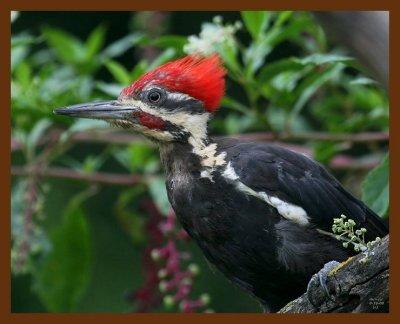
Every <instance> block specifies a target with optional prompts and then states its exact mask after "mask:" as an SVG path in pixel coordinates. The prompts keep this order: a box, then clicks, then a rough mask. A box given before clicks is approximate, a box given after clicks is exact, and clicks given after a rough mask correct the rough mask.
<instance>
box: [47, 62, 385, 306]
mask: <svg viewBox="0 0 400 324" xmlns="http://www.w3.org/2000/svg"><path fill="white" fill-rule="evenodd" d="M224 76H225V70H224V69H223V67H222V66H221V62H220V59H219V57H218V56H217V55H213V56H209V57H206V58H204V57H203V58H202V57H197V56H187V57H184V58H182V59H178V60H176V61H172V62H169V63H166V64H164V65H162V66H160V67H158V68H156V69H154V70H153V71H150V72H148V73H146V74H144V75H143V76H142V77H141V78H139V79H138V80H136V81H135V82H134V83H133V84H132V85H130V86H128V87H126V88H125V89H123V90H122V92H121V94H120V96H119V98H118V99H117V100H115V101H107V102H94V103H88V104H80V105H74V106H70V107H65V108H59V109H56V110H55V113H57V114H61V115H68V116H73V117H82V118H95V119H103V120H106V121H108V122H109V123H111V124H113V125H117V126H120V127H123V128H127V129H132V130H133V131H135V132H138V133H141V134H143V135H144V136H146V137H148V138H150V139H151V140H153V141H155V142H156V143H157V144H158V145H159V148H160V154H161V161H162V164H163V165H164V168H165V170H166V177H167V178H166V179H167V180H166V186H167V192H168V198H169V201H170V203H171V205H172V207H173V209H174V211H175V213H176V215H177V217H178V219H179V221H180V222H181V224H182V226H183V227H184V229H185V230H186V231H187V232H188V233H189V235H190V236H191V237H192V238H193V239H194V240H195V241H196V242H197V244H198V245H199V246H200V248H201V249H202V251H203V252H204V254H205V256H206V258H207V259H208V260H209V261H210V262H211V263H212V264H214V265H215V266H216V267H217V268H218V269H219V270H220V271H221V272H223V273H224V274H225V275H226V276H227V277H228V278H229V279H230V280H231V281H232V282H234V283H236V284H237V285H239V286H240V287H242V288H244V289H245V290H246V291H248V292H249V293H251V294H252V295H253V296H255V297H256V298H257V299H258V300H259V301H260V302H261V303H262V304H263V305H264V307H265V308H266V309H267V310H269V311H276V310H278V309H280V308H281V307H282V306H284V305H285V304H286V303H287V302H289V301H290V300H292V299H294V298H296V297H298V296H299V295H301V294H302V293H303V292H304V291H305V289H306V288H307V283H308V282H309V280H310V278H311V277H312V275H313V274H314V273H317V272H318V270H320V269H321V268H322V267H323V266H324V264H326V263H327V262H329V261H331V260H335V261H343V260H345V259H346V258H348V257H349V256H350V255H351V254H352V253H354V252H351V251H350V250H349V249H345V248H343V247H342V245H341V243H340V242H339V241H338V240H336V239H335V238H333V237H332V236H330V235H327V234H326V232H330V231H331V226H332V223H333V218H336V217H340V215H341V214H345V215H347V216H349V217H351V218H352V219H353V220H355V221H356V223H357V225H358V226H361V227H365V228H366V229H367V233H366V236H367V239H368V240H371V239H374V238H375V237H376V236H384V235H386V234H387V232H388V229H387V227H386V225H385V224H384V223H383V222H382V221H381V219H380V218H379V217H378V216H377V215H376V214H375V213H374V212H373V211H371V210H370V209H369V208H368V207H367V206H366V205H365V204H363V203H362V202H361V201H360V200H358V199H356V198H355V197H353V196H352V195H351V194H350V193H349V192H347V191H346V190H345V189H344V188H343V187H342V186H341V185H340V183H339V182H338V181H337V180H336V179H335V178H334V177H333V176H332V175H330V174H329V173H328V172H327V171H326V170H325V169H324V167H323V166H321V165H320V164H319V163H317V162H315V161H313V160H311V159H310V158H308V157H306V156H304V155H302V154H299V153H296V152H293V151H290V150H288V149H285V148H282V147H279V146H275V145H271V144H264V143H249V142H241V141H239V140H235V139H229V138H224V139H218V140H215V139H213V138H211V137H210V136H209V135H208V132H207V124H208V121H209V119H210V117H211V115H212V113H214V112H215V111H216V110H217V108H218V107H219V104H220V100H221V97H222V96H223V94H224V88H225V81H224ZM321 230H322V231H321ZM323 231H325V232H323ZM321 278H323V277H321ZM322 283H323V282H322V281H321V284H322Z"/></svg>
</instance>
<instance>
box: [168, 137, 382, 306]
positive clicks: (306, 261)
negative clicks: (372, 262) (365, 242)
mask: <svg viewBox="0 0 400 324" xmlns="http://www.w3.org/2000/svg"><path fill="white" fill-rule="evenodd" d="M216 143H217V148H218V153H222V152H225V153H226V157H225V160H226V163H229V162H230V163H231V165H232V166H233V168H234V170H235V171H236V173H237V175H238V176H239V180H240V181H241V182H242V183H244V184H245V185H246V186H248V187H250V188H251V189H253V190H254V191H256V192H265V193H267V194H270V195H272V196H275V197H278V198H279V199H281V200H282V201H285V202H289V203H292V204H295V205H297V206H301V207H302V208H303V209H304V210H305V211H306V212H307V215H308V217H309V224H308V225H306V226H301V225H299V224H297V223H295V222H293V221H291V220H288V219H286V218H285V217H282V215H280V214H279V212H278V211H277V209H276V208H274V207H272V206H270V205H268V204H267V203H266V202H265V201H263V200H261V199H259V198H257V197H254V196H252V195H248V194H245V193H243V192H241V191H239V190H238V189H237V188H236V187H235V185H234V183H232V182H230V181H229V180H227V179H226V177H224V176H223V171H224V169H225V168H226V164H225V165H223V166H220V167H218V168H217V169H216V170H215V171H214V172H213V181H210V179H208V178H202V177H201V170H202V166H201V163H200V158H199V157H198V156H197V155H196V154H193V153H192V147H191V146H190V145H189V144H188V143H169V144H163V145H161V157H162V161H163V163H164V166H165V168H166V170H167V191H168V196H169V200H170V202H171V204H172V207H173V208H174V210H175V212H176V214H177V217H178V218H179V220H180V222H181V223H182V225H183V227H184V228H185V230H186V231H187V232H188V233H189V234H190V236H192V237H193V238H194V239H195V240H196V242H197V243H198V245H199V246H200V248H201V249H202V250H203V252H204V254H205V256H206V258H207V259H208V260H209V261H210V262H211V263H212V264H214V265H215V266H216V267H217V268H218V269H219V270H220V271H222V272H223V273H224V274H225V275H226V276H227V277H228V278H229V279H230V280H231V281H232V282H234V283H236V284H238V285H239V286H240V287H242V288H244V289H245V290H247V291H248V292H250V293H251V294H252V295H254V296H255V297H256V298H257V299H258V300H259V301H260V302H261V303H262V304H263V305H265V306H266V308H267V309H269V310H270V311H276V310H278V309H280V308H281V307H282V306H284V305H285V304H286V303H287V302H289V301H290V300H292V299H294V298H296V297H298V296H299V295H301V294H302V293H304V291H305V290H306V288H307V283H308V282H309V280H310V278H311V276H312V275H313V274H314V273H316V272H318V270H320V269H321V268H322V267H323V265H324V264H325V263H327V262H329V261H331V260H336V261H343V260H345V259H346V258H347V257H349V256H351V255H352V252H351V250H350V249H345V248H343V247H342V245H341V243H340V242H339V241H337V240H336V239H335V238H332V237H331V236H327V235H325V234H321V233H320V232H318V231H317V229H322V230H324V231H331V226H332V223H333V218H336V217H340V215H341V214H345V215H347V216H348V217H350V218H352V219H354V220H355V221H356V223H357V225H358V226H360V227H365V228H366V229H367V231H368V232H367V238H368V239H374V238H375V237H376V236H381V237H382V236H384V235H385V234H386V233H387V228H386V226H385V225H384V224H383V222H382V221H381V219H380V218H379V217H378V216H377V215H375V213H374V212H372V211H371V210H370V209H369V208H368V207H367V206H366V205H365V204H363V203H362V202H361V201H360V200H358V199H356V198H355V197H353V196H352V195H351V194H350V193H348V192H347V191H346V190H345V189H344V188H343V187H342V186H341V185H340V183H339V182H338V181H337V180H336V179H335V178H334V177H332V176H331V175H330V174H329V173H328V172H327V171H326V170H325V169H324V168H323V167H322V166H321V165H320V164H318V163H317V162H315V161H313V160H311V159H309V158H308V157H306V156H304V155H302V154H298V153H295V152H292V151H290V150H287V149H285V148H281V147H278V146H274V145H269V144H263V143H243V142H239V141H236V140H232V139H224V140H219V141H217V142H216Z"/></svg>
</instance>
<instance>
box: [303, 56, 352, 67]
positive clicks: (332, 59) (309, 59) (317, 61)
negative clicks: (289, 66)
mask: <svg viewBox="0 0 400 324" xmlns="http://www.w3.org/2000/svg"><path fill="white" fill-rule="evenodd" d="M296 61H297V62H298V63H300V64H302V65H308V64H313V65H322V64H327V63H346V62H351V61H354V59H353V58H351V57H349V56H344V55H338V54H320V53H316V54H312V55H309V56H306V57H303V58H301V59H296Z"/></svg>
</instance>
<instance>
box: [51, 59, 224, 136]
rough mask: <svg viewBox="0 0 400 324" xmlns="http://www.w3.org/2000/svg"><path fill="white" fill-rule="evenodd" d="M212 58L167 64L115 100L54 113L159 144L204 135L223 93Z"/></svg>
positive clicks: (218, 68)
mask: <svg viewBox="0 0 400 324" xmlns="http://www.w3.org/2000/svg"><path fill="white" fill-rule="evenodd" d="M224 75H225V70H224V69H223V67H222V64H221V61H220V59H219V57H218V56H217V55H212V56H209V57H198V56H186V57H184V58H181V59H178V60H175V61H171V62H168V63H166V64H164V65H162V66H160V67H158V68H156V69H154V70H152V71H150V72H147V73H146V74H144V75H142V76H141V77H140V78H139V79H138V80H136V81H135V82H133V83H132V84H131V85H130V86H128V87H126V88H124V89H123V90H122V92H121V94H120V96H119V97H118V99H117V100H112V101H106V102H93V103H85V104H79V105H74V106H70V107H63V108H58V109H56V110H55V111H54V112H55V113H56V114H61V115H67V116H71V117H81V118H92V119H102V120H105V121H108V122H109V123H111V124H113V125H116V126H120V127H123V128H127V129H132V130H134V131H136V132H139V133H141V134H143V135H145V136H147V137H149V138H151V139H153V140H157V141H160V142H171V141H188V140H189V139H190V138H195V139H196V140H199V139H202V138H205V137H206V136H207V122H208V119H209V117H210V114H211V113H213V112H214V111H215V110H216V109H217V108H218V107H219V104H220V101H221V98H222V96H223V94H224V90H225V81H224Z"/></svg>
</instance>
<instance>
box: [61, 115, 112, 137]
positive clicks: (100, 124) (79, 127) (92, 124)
mask: <svg viewBox="0 0 400 324" xmlns="http://www.w3.org/2000/svg"><path fill="white" fill-rule="evenodd" d="M102 128H108V125H107V123H106V122H105V121H103V120H97V119H78V120H77V121H76V122H75V123H73V124H72V126H71V127H70V128H69V129H67V130H66V131H65V132H64V133H62V135H61V137H60V141H66V140H67V139H68V137H69V136H70V135H72V134H73V133H77V132H83V131H88V130H94V129H102Z"/></svg>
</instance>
